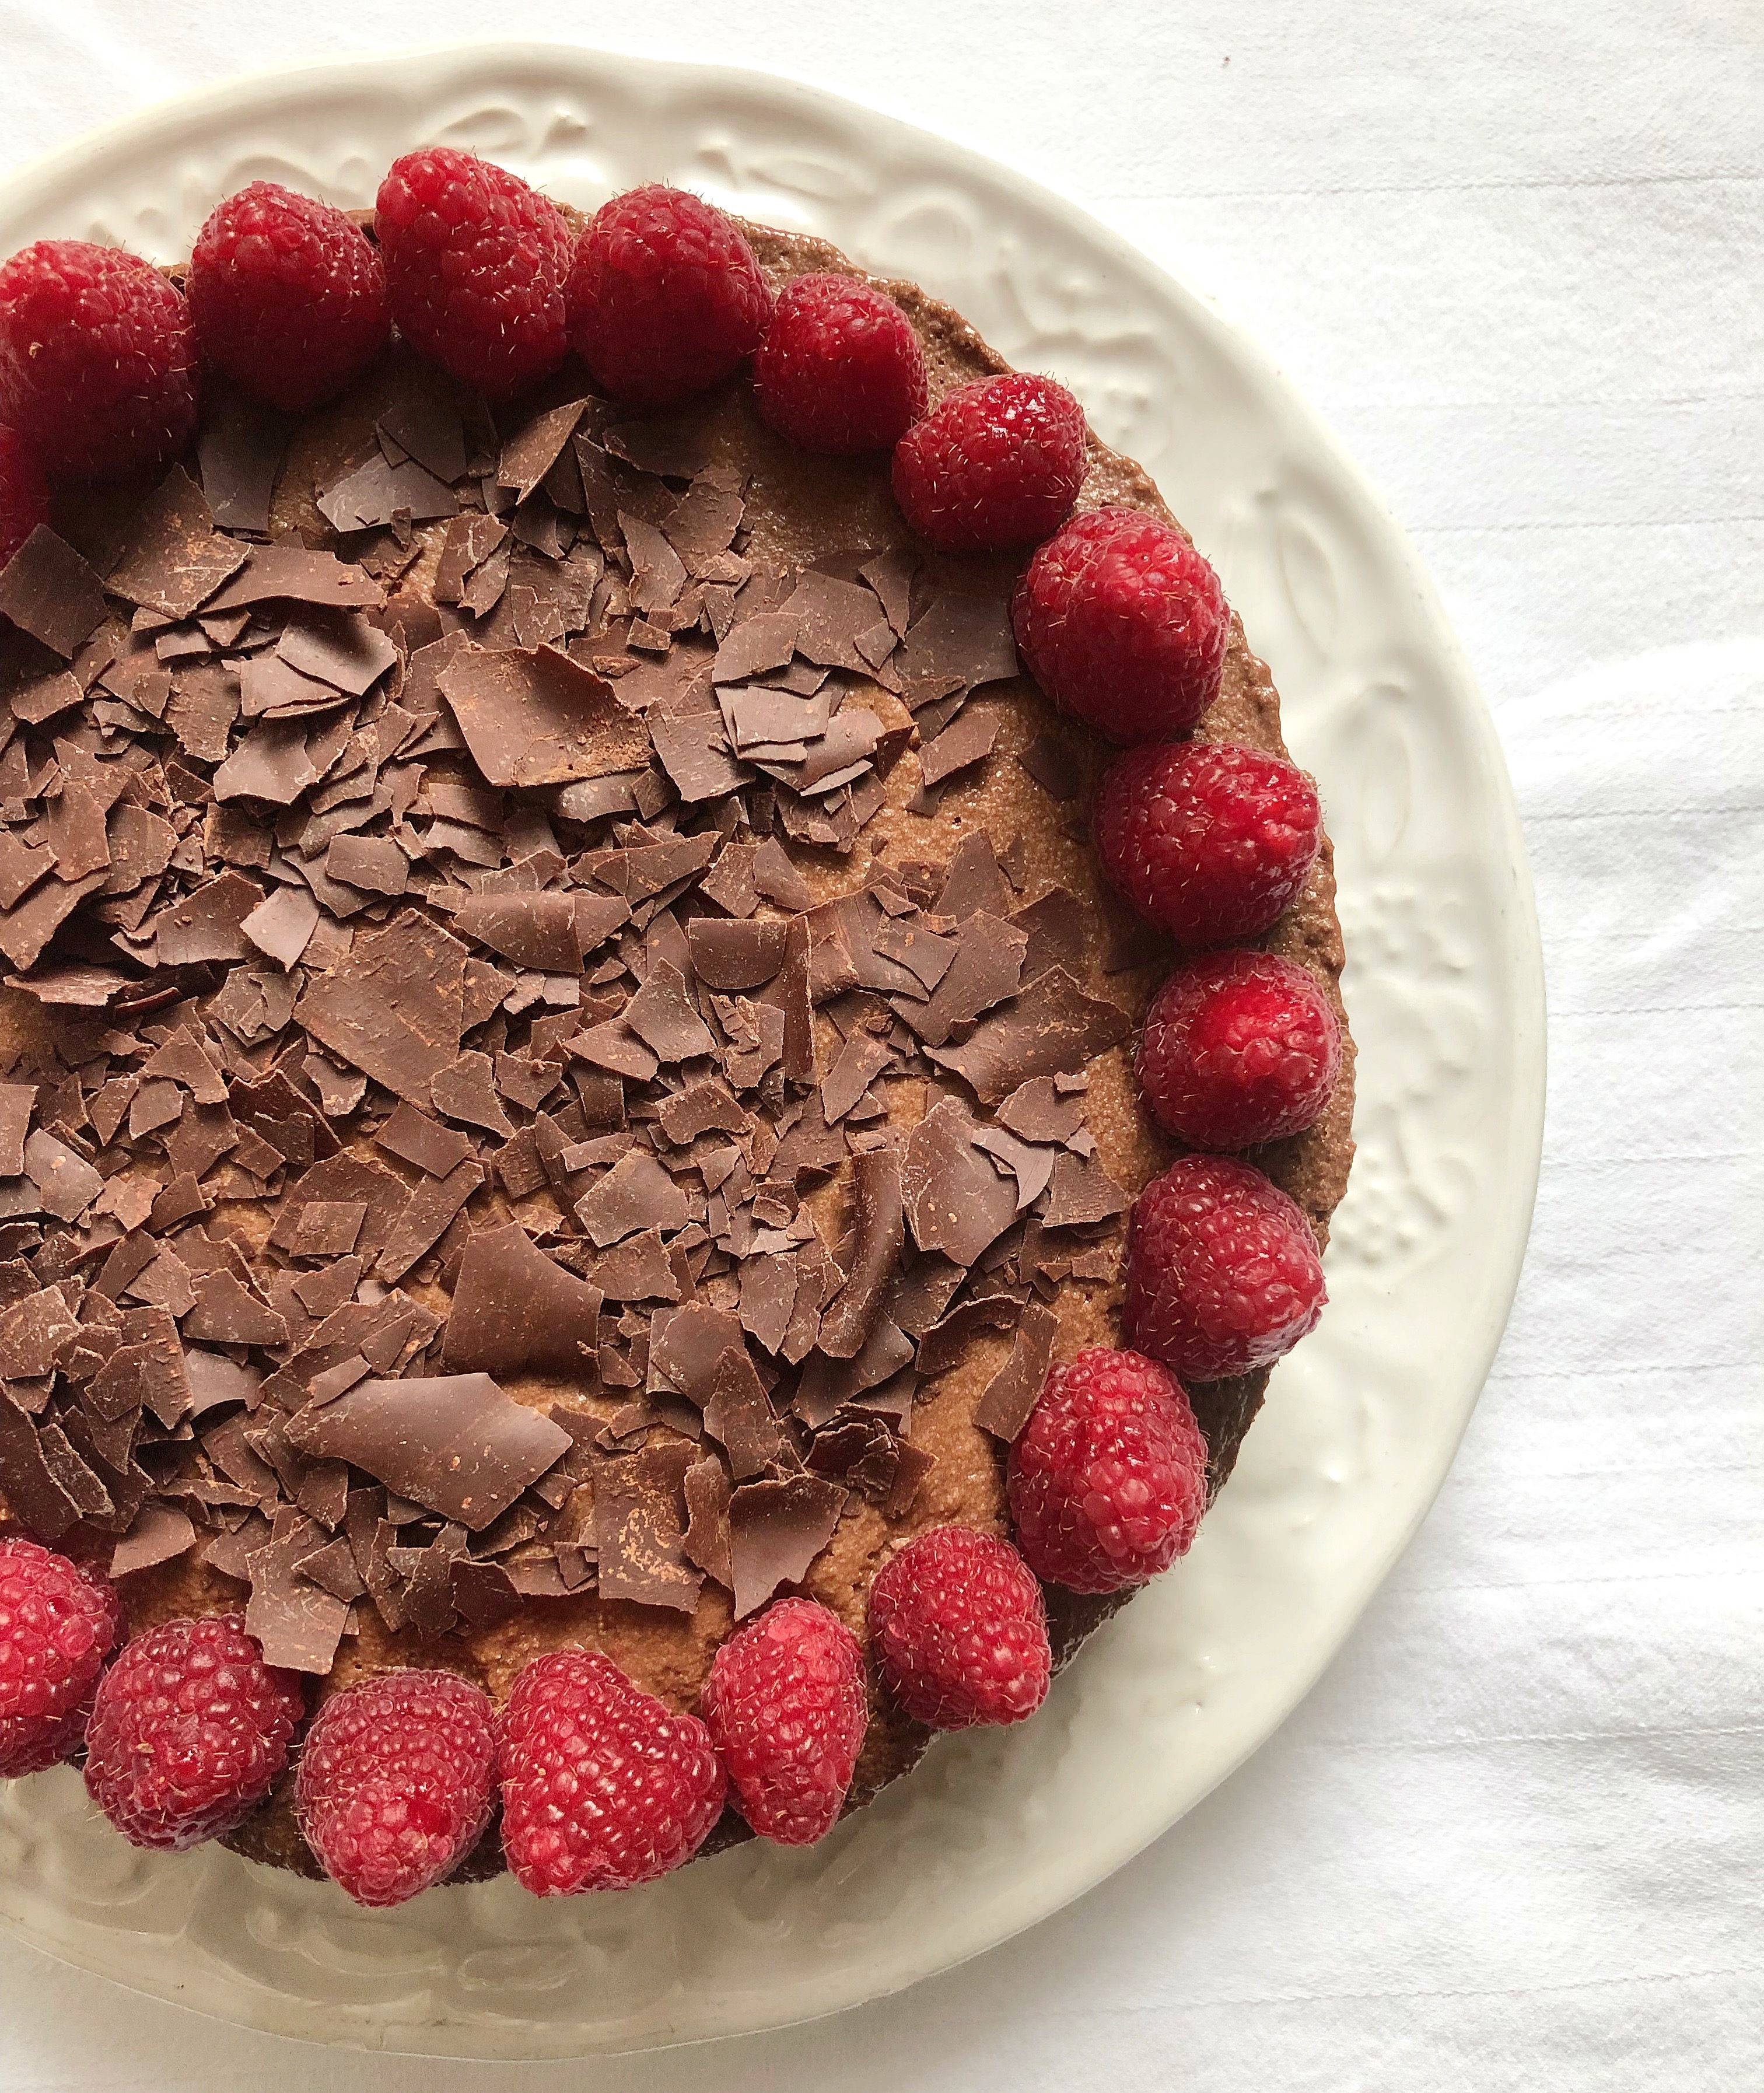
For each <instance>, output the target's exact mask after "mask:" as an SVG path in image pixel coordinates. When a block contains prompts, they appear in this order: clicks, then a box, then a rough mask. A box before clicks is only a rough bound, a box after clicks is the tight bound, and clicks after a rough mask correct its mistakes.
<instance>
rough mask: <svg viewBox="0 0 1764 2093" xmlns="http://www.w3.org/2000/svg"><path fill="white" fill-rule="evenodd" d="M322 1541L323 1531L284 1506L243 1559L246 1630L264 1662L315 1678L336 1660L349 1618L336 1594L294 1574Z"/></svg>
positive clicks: (328, 1668)
mask: <svg viewBox="0 0 1764 2093" xmlns="http://www.w3.org/2000/svg"><path fill="white" fill-rule="evenodd" d="M284 1521H285V1522H286V1523H285V1526H284ZM323 1545H324V1540H323V1534H322V1533H321V1532H320V1531H319V1528H318V1527H316V1526H315V1525H314V1523H313V1522H312V1521H311V1520H310V1519H305V1518H303V1517H302V1516H301V1514H299V1513H297V1512H294V1511H292V1510H284V1511H283V1512H282V1513H280V1514H278V1516H277V1519H276V1523H275V1536H274V1537H273V1538H272V1539H271V1542H270V1545H269V1546H268V1547H267V1548H262V1549H258V1552H257V1553H256V1554H254V1555H252V1556H249V1557H248V1558H246V1564H245V1566H246V1568H247V1570H248V1571H249V1573H250V1577H251V1598H250V1601H249V1604H248V1605H247V1606H246V1607H245V1632H246V1633H247V1634H248V1635H251V1636H256V1638H257V1640H258V1642H259V1643H261V1644H262V1647H263V1656H264V1661H265V1662H266V1663H268V1664H273V1665H277V1666H281V1667H282V1668H283V1669H284V1670H289V1671H305V1672H310V1673H313V1674H314V1675H317V1676H319V1677H323V1675H324V1674H325V1673H326V1672H327V1671H328V1670H330V1669H331V1667H332V1664H333V1663H334V1662H336V1654H337V1644H339V1643H340V1641H341V1640H342V1639H343V1631H344V1628H345V1625H346V1624H347V1623H348V1620H349V1607H348V1606H347V1605H345V1602H344V1601H342V1600H341V1599H338V1598H335V1597H332V1594H331V1593H330V1592H326V1591H322V1590H321V1589H320V1588H319V1586H318V1585H316V1584H308V1583H306V1582H303V1581H302V1580H301V1577H300V1575H299V1574H298V1572H299V1568H300V1565H301V1562H302V1561H303V1560H304V1559H305V1558H306V1557H307V1556H308V1555H312V1554H316V1553H318V1551H319V1549H320V1548H321V1547H322V1546H323Z"/></svg>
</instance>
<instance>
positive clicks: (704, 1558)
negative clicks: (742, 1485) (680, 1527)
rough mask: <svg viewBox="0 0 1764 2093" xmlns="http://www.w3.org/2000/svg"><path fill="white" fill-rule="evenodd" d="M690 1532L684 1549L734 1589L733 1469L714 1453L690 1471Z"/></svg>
mask: <svg viewBox="0 0 1764 2093" xmlns="http://www.w3.org/2000/svg"><path fill="white" fill-rule="evenodd" d="M685 1496H686V1509H687V1514H689V1517H688V1521H687V1528H686V1532H684V1533H683V1535H682V1536H681V1538H680V1552H681V1553H682V1554H683V1555H684V1556H685V1558H686V1559H687V1562H695V1563H696V1564H697V1566H698V1567H699V1568H700V1570H702V1571H704V1574H705V1575H706V1576H707V1577H711V1578H714V1579H715V1580H716V1581H717V1584H721V1585H722V1587H723V1588H724V1590H725V1591H730V1590H733V1588H734V1587H735V1575H734V1572H733V1571H731V1570H730V1566H729V1497H730V1487H729V1471H728V1470H727V1469H726V1468H725V1467H724V1466H723V1464H722V1462H721V1461H719V1460H718V1459H717V1457H716V1455H715V1454H707V1455H706V1456H705V1458H704V1459H703V1460H702V1461H695V1462H693V1463H692V1465H691V1467H689V1468H688V1469H687V1471H686V1478H685Z"/></svg>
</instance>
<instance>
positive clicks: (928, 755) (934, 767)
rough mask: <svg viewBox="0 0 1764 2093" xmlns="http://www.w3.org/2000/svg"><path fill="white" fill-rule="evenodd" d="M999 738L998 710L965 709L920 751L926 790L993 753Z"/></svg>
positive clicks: (920, 766) (921, 768) (920, 767)
mask: <svg viewBox="0 0 1764 2093" xmlns="http://www.w3.org/2000/svg"><path fill="white" fill-rule="evenodd" d="M998 738H999V716H998V714H997V713H995V712H990V711H987V710H985V709H983V708H979V707H974V708H971V709H969V710H968V711H966V712H964V713H961V714H960V717H958V718H957V719H956V721H954V722H953V723H952V724H951V725H950V726H947V727H945V728H944V730H943V732H942V733H941V734H938V737H937V739H935V740H934V741H928V742H927V743H925V746H924V747H923V748H921V750H920V752H919V769H920V772H921V775H922V777H923V778H924V780H925V788H926V790H927V791H929V790H930V788H931V787H932V786H936V785H941V784H942V783H943V780H944V779H945V778H953V777H954V776H955V774H956V772H957V771H958V770H965V769H967V768H968V766H969V764H970V763H977V762H978V761H979V760H980V759H981V758H982V756H990V754H991V753H992V747H993V743H995V741H997V739H998Z"/></svg>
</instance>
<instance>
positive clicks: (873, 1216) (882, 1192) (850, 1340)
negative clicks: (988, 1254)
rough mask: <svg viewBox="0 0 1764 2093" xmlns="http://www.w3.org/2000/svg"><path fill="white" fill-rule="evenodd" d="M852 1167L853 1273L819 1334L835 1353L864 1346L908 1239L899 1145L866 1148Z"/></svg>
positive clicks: (847, 1354) (846, 1354)
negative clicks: (903, 1204)
mask: <svg viewBox="0 0 1764 2093" xmlns="http://www.w3.org/2000/svg"><path fill="white" fill-rule="evenodd" d="M908 1167H909V1168H910V1167H911V1150H910V1149H909V1150H908ZM852 1171H853V1179H854V1193H853V1200H854V1207H855V1211H854V1216H853V1221H852V1234H853V1238H854V1240H853V1243H852V1253H851V1265H850V1276H849V1277H847V1280H846V1282H845V1284H844V1285H843V1287H841V1288H840V1289H839V1292H838V1293H836V1294H835V1295H834V1298H833V1301H832V1303H831V1305H830V1306H829V1307H828V1308H827V1309H826V1311H825V1312H824V1313H823V1315H821V1334H820V1336H819V1337H818V1339H817V1343H818V1345H819V1347H820V1349H821V1351H823V1352H824V1353H826V1355H827V1356H828V1358H835V1359H849V1358H856V1355H857V1354H859V1353H860V1351H861V1350H863V1349H864V1346H865V1343H866V1342H867V1341H868V1340H869V1335H870V1332H871V1331H872V1330H873V1328H875V1325H876V1318H877V1316H878V1314H879V1312H880V1311H881V1308H882V1298H883V1296H884V1294H885V1293H886V1291H887V1289H888V1285H889V1281H890V1280H891V1279H892V1277H893V1276H894V1270H895V1265H896V1263H898V1262H899V1257H900V1252H901V1250H902V1247H903V1246H904V1243H905V1241H906V1228H905V1221H904V1208H903V1206H902V1194H901V1168H900V1155H899V1150H897V1149H895V1147H893V1146H886V1147H881V1148H869V1149H865V1150H863V1151H862V1153H861V1154H860V1155H857V1156H856V1157H855V1158H854V1159H853V1163H852ZM914 1233H915V1235H916V1236H917V1226H915V1230H914ZM975 1254H976V1255H977V1254H978V1252H976V1253H975ZM964 1262H968V1263H972V1262H973V1259H966V1260H964Z"/></svg>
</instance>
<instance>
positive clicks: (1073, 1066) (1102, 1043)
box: [928, 967, 1132, 1105]
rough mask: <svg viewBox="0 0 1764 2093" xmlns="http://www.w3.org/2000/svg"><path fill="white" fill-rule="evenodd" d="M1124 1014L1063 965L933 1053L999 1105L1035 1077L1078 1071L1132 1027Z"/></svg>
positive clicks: (986, 1101) (983, 1097)
mask: <svg viewBox="0 0 1764 2093" xmlns="http://www.w3.org/2000/svg"><path fill="white" fill-rule="evenodd" d="M1131 1029H1132V1027H1131V1026H1130V1025H1129V1021H1128V1018H1127V1014H1126V1012H1125V1011H1124V1010H1122V1009H1121V1008H1120V1006H1119V1005H1118V1004H1116V1003H1105V1002H1103V1001H1101V1000H1100V999H1098V998H1097V997H1095V996H1091V995H1086V994H1085V992H1084V990H1082V989H1081V987H1080V986H1078V984H1077V981H1074V980H1073V977H1072V976H1071V975H1070V974H1069V973H1067V972H1066V970H1065V968H1064V967H1053V968H1049V969H1048V971H1047V973H1044V974H1042V976H1041V977H1039V978H1038V980H1036V981H1032V982H1031V983H1030V984H1029V986H1028V987H1027V988H1026V989H1025V990H1024V991H1023V992H1022V994H1021V995H1018V996H1016V997H1015V998H1013V999H1012V1001H1011V1002H1010V1003H1008V1004H1007V1005H1005V1007H1003V1009H1002V1010H1000V1011H999V1012H996V1013H995V1015H994V1016H990V1017H986V1018H982V1020H981V1021H980V1023H979V1024H978V1025H977V1026H976V1027H975V1029H974V1030H973V1033H972V1034H971V1035H970V1036H969V1038H968V1039H966V1040H965V1041H964V1042H963V1043H962V1044H961V1045H960V1046H948V1047H937V1046H934V1047H932V1048H930V1049H929V1050H928V1051H930V1058H931V1059H933V1060H934V1061H935V1062H938V1064H941V1065H942V1066H943V1067H944V1068H953V1069H954V1070H955V1072H956V1074H957V1075H959V1076H960V1077H962V1078H963V1079H964V1081H966V1082H967V1083H969V1085H971V1086H972V1088H973V1091H974V1094H975V1095H976V1096H977V1097H978V1098H979V1099H980V1100H981V1102H982V1103H983V1104H988V1105H996V1104H999V1103H1001V1102H1002V1101H1003V1099H1004V1098H1007V1097H1008V1096H1009V1095H1010V1094H1011V1093H1012V1091H1013V1090H1016V1089H1018V1088H1019V1087H1020V1086H1021V1085H1022V1084H1024V1083H1025V1082H1027V1081H1029V1079H1030V1077H1034V1076H1051V1075H1056V1074H1067V1075H1076V1074H1077V1072H1078V1071H1079V1070H1080V1069H1081V1068H1085V1067H1086V1066H1087V1065H1088V1064H1090V1062H1092V1061H1094V1059H1096V1058H1097V1056H1098V1055H1100V1054H1104V1053H1106V1052H1107V1051H1108V1050H1109V1048H1110V1047H1112V1046H1119V1045H1120V1042H1121V1041H1122V1040H1124V1039H1125V1038H1126V1037H1127V1034H1128V1033H1129V1031H1130V1030H1131Z"/></svg>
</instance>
